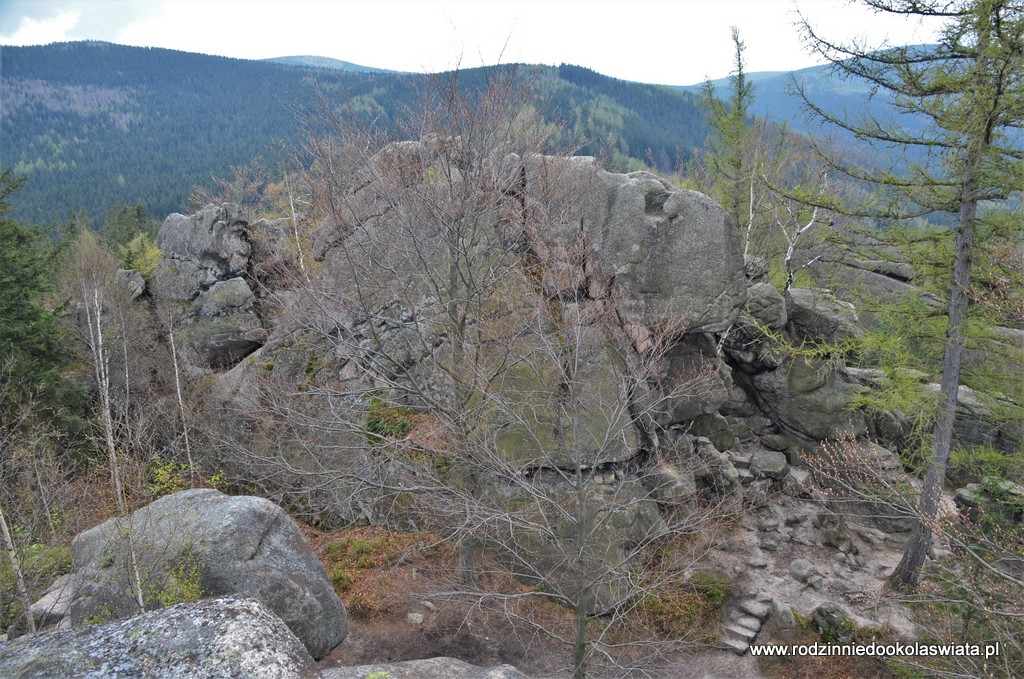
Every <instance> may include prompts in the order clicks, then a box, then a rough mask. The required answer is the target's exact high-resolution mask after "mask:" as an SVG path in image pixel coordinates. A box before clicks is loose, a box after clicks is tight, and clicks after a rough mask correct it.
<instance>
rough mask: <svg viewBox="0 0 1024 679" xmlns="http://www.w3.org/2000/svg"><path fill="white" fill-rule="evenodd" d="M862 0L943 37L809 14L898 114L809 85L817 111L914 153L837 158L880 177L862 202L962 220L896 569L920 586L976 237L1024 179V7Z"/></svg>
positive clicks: (871, 178)
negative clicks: (897, 40) (923, 449)
mask: <svg viewBox="0 0 1024 679" xmlns="http://www.w3.org/2000/svg"><path fill="white" fill-rule="evenodd" d="M862 3H863V4H865V5H867V6H868V7H869V8H871V9H873V10H875V11H876V12H877V13H878V14H879V15H881V16H882V17H885V18H887V19H899V18H901V17H904V18H906V17H909V18H928V19H935V20H941V21H943V22H944V28H943V29H942V31H941V37H940V41H939V43H938V44H937V45H929V46H908V47H888V48H883V49H878V50H876V49H871V48H869V47H867V46H864V45H859V44H852V45H850V44H842V43H836V42H832V41H829V40H828V39H826V38H825V37H823V36H822V35H820V34H819V33H817V32H816V31H815V29H814V28H813V27H812V26H811V25H810V24H809V23H808V22H806V21H804V22H803V28H804V32H805V35H806V37H807V38H808V42H809V44H810V45H811V47H812V49H813V50H814V51H815V52H817V53H818V54H820V55H821V56H824V57H825V58H827V59H828V60H829V61H830V62H831V63H832V65H833V67H834V68H835V69H836V71H837V72H838V73H839V74H840V75H842V76H850V77H856V78H861V79H864V80H866V81H868V82H869V83H870V84H871V86H872V88H873V93H882V94H883V95H888V96H889V97H891V100H892V103H893V107H894V109H895V112H896V114H895V115H893V116H891V117H890V118H889V119H880V118H879V117H876V116H872V115H871V114H870V113H867V114H865V115H864V116H862V117H861V118H860V119H849V118H845V117H841V116H839V115H836V114H834V113H831V112H829V111H826V110H824V109H822V108H821V107H819V106H816V105H815V104H814V102H813V101H811V100H810V98H809V97H808V96H807V95H806V93H805V92H801V94H803V95H804V101H805V102H806V103H807V105H808V107H809V108H810V110H811V111H812V112H814V113H815V114H817V115H818V116H819V117H820V118H822V119H823V120H824V121H826V122H827V123H829V124H831V125H835V126H838V127H839V128H840V129H843V130H846V131H847V132H850V133H852V134H853V135H855V136H856V137H857V138H858V139H861V140H864V141H866V142H867V143H869V144H871V145H872V147H873V155H874V156H875V157H883V156H884V154H883V153H880V152H879V151H880V150H884V149H889V150H894V151H896V152H898V153H899V154H900V155H901V157H902V158H904V159H906V158H916V159H918V160H916V161H914V162H904V163H900V164H897V165H891V164H888V163H886V165H885V166H884V167H875V168H871V167H867V168H865V167H853V166H850V165H846V164H842V163H836V166H837V167H838V168H839V169H840V170H842V171H844V172H846V173H847V174H849V175H851V176H853V177H855V178H857V179H859V180H864V181H868V182H871V183H873V185H874V186H875V193H874V195H875V203H874V204H873V205H863V204H862V205H859V206H856V210H857V211H859V212H860V213H862V214H873V215H875V216H885V217H903V218H906V217H914V216H922V215H929V214H936V213H939V214H941V213H945V214H948V215H951V216H952V217H953V218H954V219H955V224H956V251H955V257H954V261H953V262H952V283H951V285H950V289H949V299H948V306H947V308H948V324H947V330H946V341H945V352H944V358H943V366H942V380H941V396H940V403H939V407H938V411H937V414H936V419H935V428H934V433H933V443H932V450H931V456H930V459H929V462H928V466H927V470H926V473H925V480H924V487H923V489H922V492H921V497H920V500H919V505H918V513H919V517H920V524H919V527H918V530H917V531H916V532H915V535H914V537H913V538H912V539H911V541H910V543H909V544H908V546H907V549H906V552H905V554H904V557H903V560H902V561H901V562H900V564H899V566H898V567H897V569H896V572H895V573H894V575H893V578H894V581H895V582H897V583H898V584H901V585H903V586H907V587H914V586H916V584H917V580H918V576H919V573H920V568H921V565H922V564H923V562H924V558H925V555H926V554H927V551H928V548H929V546H930V544H931V537H932V526H933V524H934V522H935V519H936V517H937V515H938V504H939V499H940V496H941V490H942V485H943V480H944V478H945V473H946V466H947V464H948V462H949V457H950V452H951V448H952V437H953V422H954V418H955V414H956V406H957V392H958V388H959V384H960V367H961V356H962V352H963V347H964V334H965V333H964V331H965V324H966V321H967V316H968V302H969V294H970V293H969V291H970V287H971V267H972V261H973V257H974V243H975V237H976V235H977V234H978V233H979V232H983V231H984V232H987V231H988V230H990V229H995V228H996V227H997V226H999V225H1000V224H1005V223H1006V222H1005V220H1002V219H1000V218H999V208H1000V207H1004V206H1005V204H1006V203H1007V202H1008V201H1007V198H1009V197H1010V195H1011V193H1012V192H1014V191H1015V190H1018V189H1019V188H1020V185H1021V184H1020V182H1021V173H1022V165H1021V160H1022V159H1024V153H1022V150H1021V145H1020V138H1019V134H1017V132H1018V130H1019V128H1020V126H1021V125H1022V124H1024V92H1022V77H1024V6H1022V5H1021V4H1020V3H1019V2H1012V1H1011V0H955V1H951V0H862ZM865 110H868V109H865ZM906 115H911V116H913V117H914V119H917V120H919V119H924V120H925V121H926V122H927V127H926V129H925V130H924V131H923V132H914V131H913V130H908V129H906V128H904V127H903V126H901V125H900V121H901V119H902V120H906V118H904V117H903V116H906ZM847 207H849V206H847Z"/></svg>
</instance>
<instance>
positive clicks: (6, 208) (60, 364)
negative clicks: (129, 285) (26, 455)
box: [0, 170, 86, 437]
mask: <svg viewBox="0 0 1024 679" xmlns="http://www.w3.org/2000/svg"><path fill="white" fill-rule="evenodd" d="M22 184H23V180H22V179H20V178H16V177H15V176H14V174H13V173H12V172H11V171H10V170H3V171H2V172H0V383H4V384H5V385H6V386H7V387H8V388H7V390H6V391H5V390H0V421H8V420H9V419H11V420H13V419H14V413H15V411H18V410H20V409H21V408H23V407H24V406H26V405H28V404H29V403H33V405H34V406H35V407H36V409H37V410H36V416H37V417H39V419H42V420H44V421H48V422H49V423H50V424H53V425H55V426H56V428H57V429H58V431H59V432H60V433H63V434H66V435H70V436H73V437H81V436H83V435H84V430H85V429H86V425H85V424H84V422H83V420H82V417H83V415H84V411H85V389H84V387H83V386H82V385H75V384H72V383H71V382H69V381H68V380H66V379H64V377H63V375H62V372H63V371H64V369H65V368H66V367H67V365H68V356H69V355H71V354H72V352H70V351H68V348H67V347H68V344H69V343H70V342H71V339H70V337H69V335H68V333H67V332H66V331H65V330H64V328H63V327H62V326H61V325H60V323H59V322H58V320H57V314H56V312H55V311H54V310H53V309H51V308H49V307H48V305H47V302H48V301H49V300H48V295H49V293H51V292H52V280H53V277H54V275H55V273H56V266H57V265H56V258H57V255H58V252H57V250H56V249H55V248H54V247H53V246H52V244H51V243H50V242H49V241H48V239H47V238H46V237H45V235H44V234H43V233H42V231H41V230H40V229H38V228H35V227H30V226H26V225H24V224H21V223H20V222H17V221H15V220H13V219H10V218H9V217H8V214H9V212H10V207H11V206H10V203H9V199H10V198H11V197H12V196H13V195H14V194H15V193H17V192H18V191H19V190H20V189H21V187H22Z"/></svg>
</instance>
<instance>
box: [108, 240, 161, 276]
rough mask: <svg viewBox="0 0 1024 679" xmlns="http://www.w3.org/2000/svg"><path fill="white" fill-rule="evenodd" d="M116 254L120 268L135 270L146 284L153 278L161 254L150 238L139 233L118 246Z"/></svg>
mask: <svg viewBox="0 0 1024 679" xmlns="http://www.w3.org/2000/svg"><path fill="white" fill-rule="evenodd" d="M117 252H118V255H119V258H120V264H121V268H124V269H135V270H136V271H138V272H139V273H140V274H142V277H143V278H144V279H145V280H146V281H147V282H148V281H149V280H150V279H152V278H153V274H154V273H156V266H157V264H159V263H160V257H161V253H160V248H158V247H157V245H156V242H155V241H154V240H153V238H152V236H150V235H149V234H146V233H140V234H138V235H137V236H135V237H134V238H132V239H131V240H130V241H128V243H126V244H125V245H119V246H118V247H117Z"/></svg>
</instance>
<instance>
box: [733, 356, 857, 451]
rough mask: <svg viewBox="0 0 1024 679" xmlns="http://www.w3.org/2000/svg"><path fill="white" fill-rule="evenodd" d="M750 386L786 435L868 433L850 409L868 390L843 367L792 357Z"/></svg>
mask: <svg viewBox="0 0 1024 679" xmlns="http://www.w3.org/2000/svg"><path fill="white" fill-rule="evenodd" d="M750 384H751V387H752V389H753V391H754V394H755V397H756V399H757V401H758V403H759V404H760V406H761V409H762V410H763V412H764V413H765V414H766V415H768V416H769V417H770V418H771V419H772V420H773V421H775V422H777V423H778V424H780V425H782V427H783V428H784V429H785V430H786V431H787V432H790V433H795V434H797V435H799V436H801V437H803V438H805V439H810V440H814V441H823V440H825V439H828V438H832V437H835V436H837V435H840V434H852V435H861V434H864V433H865V432H866V427H865V423H864V417H863V416H862V415H860V414H859V413H856V412H851V411H850V410H849V405H850V403H851V402H852V401H853V399H854V397H856V396H857V395H858V394H860V393H861V392H862V391H863V390H864V389H865V387H864V386H862V385H861V384H860V383H859V382H857V381H856V380H854V379H853V378H851V377H849V376H848V375H847V374H846V371H845V369H844V368H843V366H842V365H835V364H832V365H830V364H827V363H824V362H822V361H819V360H815V359H809V358H799V357H798V358H793V359H790V360H788V361H786V362H785V363H784V364H783V365H782V366H780V367H779V368H778V369H776V370H771V371H767V372H763V373H759V374H757V375H754V376H753V377H752V378H751V380H750Z"/></svg>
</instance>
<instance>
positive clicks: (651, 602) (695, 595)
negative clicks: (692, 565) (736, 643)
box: [636, 571, 732, 642]
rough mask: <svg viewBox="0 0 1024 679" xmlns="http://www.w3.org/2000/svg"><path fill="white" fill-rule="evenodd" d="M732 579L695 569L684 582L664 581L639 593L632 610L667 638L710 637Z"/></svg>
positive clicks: (713, 631)
mask: <svg viewBox="0 0 1024 679" xmlns="http://www.w3.org/2000/svg"><path fill="white" fill-rule="evenodd" d="M731 591H732V582H731V581H729V580H727V579H725V578H722V577H720V576H717V575H712V574H710V573H703V572H700V571H698V572H695V573H693V574H692V575H691V576H690V579H689V581H688V582H679V583H671V584H666V585H663V586H660V587H657V588H654V589H652V590H650V591H648V592H646V593H645V594H643V595H642V597H641V599H640V601H639V603H638V604H637V607H636V611H637V615H638V616H639V619H640V620H642V621H644V624H645V625H646V626H647V627H648V628H649V629H652V630H655V631H657V632H658V633H659V634H663V635H665V636H667V637H669V638H673V639H681V638H693V637H694V636H695V635H696V636H698V637H705V638H706V640H707V641H709V642H710V641H713V639H712V637H713V636H714V635H715V634H716V633H717V630H718V624H719V620H720V618H721V613H722V608H723V607H724V606H725V602H726V600H727V599H728V598H729V594H730V593H731Z"/></svg>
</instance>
